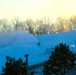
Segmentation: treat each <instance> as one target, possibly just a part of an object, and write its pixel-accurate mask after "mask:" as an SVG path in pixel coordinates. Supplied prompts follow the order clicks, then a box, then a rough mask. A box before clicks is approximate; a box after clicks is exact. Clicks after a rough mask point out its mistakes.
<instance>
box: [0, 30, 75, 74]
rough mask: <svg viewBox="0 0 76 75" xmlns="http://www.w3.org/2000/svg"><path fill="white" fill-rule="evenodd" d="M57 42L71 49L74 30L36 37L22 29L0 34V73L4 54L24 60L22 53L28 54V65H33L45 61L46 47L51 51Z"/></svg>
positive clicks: (3, 62)
mask: <svg viewBox="0 0 76 75" xmlns="http://www.w3.org/2000/svg"><path fill="white" fill-rule="evenodd" d="M1 40H3V42H2V41H1ZM38 42H40V46H37V43H38ZM59 43H66V44H67V45H69V47H70V50H72V47H71V45H72V44H73V45H74V46H76V30H73V31H68V32H61V33H56V34H48V35H42V36H36V37H34V36H33V35H31V34H29V33H26V32H22V31H19V32H13V33H9V34H6V35H1V36H0V47H1V48H0V73H1V69H2V66H4V64H5V61H6V59H5V57H6V56H11V57H15V58H16V59H18V58H22V59H23V60H24V61H25V57H24V55H25V54H29V65H34V64H37V63H41V62H44V61H46V60H47V59H48V57H49V54H48V51H47V48H50V49H51V51H52V50H53V48H54V47H55V46H56V45H57V44H59ZM2 45H5V46H2ZM75 49H76V47H74V48H73V52H76V51H75ZM51 51H50V52H51Z"/></svg>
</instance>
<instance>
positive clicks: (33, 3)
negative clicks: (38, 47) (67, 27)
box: [0, 0, 76, 19]
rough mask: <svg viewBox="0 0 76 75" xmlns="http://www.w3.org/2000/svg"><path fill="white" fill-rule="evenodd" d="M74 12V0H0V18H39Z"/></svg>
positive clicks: (75, 3)
mask: <svg viewBox="0 0 76 75" xmlns="http://www.w3.org/2000/svg"><path fill="white" fill-rule="evenodd" d="M73 14H76V0H0V18H8V19H11V18H14V17H19V18H22V19H25V18H32V19H37V18H38V19H39V18H43V17H50V18H56V17H58V16H66V17H69V16H71V15H73Z"/></svg>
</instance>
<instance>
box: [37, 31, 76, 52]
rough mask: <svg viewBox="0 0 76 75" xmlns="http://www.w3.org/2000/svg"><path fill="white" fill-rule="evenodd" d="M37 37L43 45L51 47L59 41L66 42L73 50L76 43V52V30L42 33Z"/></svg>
mask: <svg viewBox="0 0 76 75" xmlns="http://www.w3.org/2000/svg"><path fill="white" fill-rule="evenodd" d="M36 38H37V39H38V40H39V41H40V43H41V45H44V46H49V47H51V48H54V47H55V46H56V45H58V44H59V43H66V44H67V45H69V47H70V49H71V50H72V47H71V45H74V48H73V51H74V52H76V51H75V49H76V47H75V45H76V30H73V31H67V32H60V33H56V34H48V35H42V36H37V37H36Z"/></svg>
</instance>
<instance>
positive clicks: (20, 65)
mask: <svg viewBox="0 0 76 75" xmlns="http://www.w3.org/2000/svg"><path fill="white" fill-rule="evenodd" d="M2 75H26V63H25V62H23V61H22V59H21V58H20V59H18V60H15V58H11V57H9V56H6V63H5V67H2Z"/></svg>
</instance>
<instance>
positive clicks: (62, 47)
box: [43, 43, 75, 75]
mask: <svg viewBox="0 0 76 75" xmlns="http://www.w3.org/2000/svg"><path fill="white" fill-rule="evenodd" d="M74 62H75V55H74V54H73V53H72V52H71V51H70V50H69V47H68V46H66V44H63V43H61V44H59V45H57V46H56V47H55V48H54V51H53V52H52V53H51V56H50V57H49V59H48V60H47V61H46V62H45V64H44V68H43V73H44V75H52V74H54V75H65V74H66V73H67V71H68V70H69V69H72V68H74Z"/></svg>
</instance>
